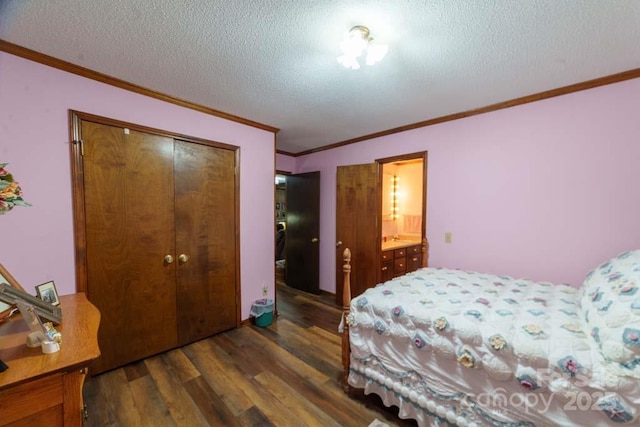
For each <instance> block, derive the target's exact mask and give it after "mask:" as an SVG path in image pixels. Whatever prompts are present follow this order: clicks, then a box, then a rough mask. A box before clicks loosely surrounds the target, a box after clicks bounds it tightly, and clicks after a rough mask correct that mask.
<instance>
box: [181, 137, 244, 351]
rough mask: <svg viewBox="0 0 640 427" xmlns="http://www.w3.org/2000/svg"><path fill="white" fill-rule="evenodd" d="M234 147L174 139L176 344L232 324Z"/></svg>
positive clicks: (234, 308) (234, 290) (234, 306)
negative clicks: (225, 147)
mask: <svg viewBox="0 0 640 427" xmlns="http://www.w3.org/2000/svg"><path fill="white" fill-rule="evenodd" d="M235 162H236V155H235V151H232V150H228V149H223V148H218V147H213V146H208V145H202V144H197V143H188V142H183V141H178V140H176V141H175V163H174V168H175V224H176V225H175V228H176V251H177V252H176V254H177V256H178V259H177V307H178V309H177V318H178V344H179V345H183V344H186V343H189V342H193V341H195V340H198V339H201V338H205V337H208V336H211V335H213V334H215V333H218V332H221V331H224V330H227V329H232V328H234V327H235V326H236V315H237V298H236V295H239V290H238V289H237V283H238V281H237V278H236V274H237V273H236V267H237V259H236V258H237V254H236V252H237V248H236V232H237V231H236V230H237V227H236V200H235V195H236V174H235V169H236V163H235Z"/></svg>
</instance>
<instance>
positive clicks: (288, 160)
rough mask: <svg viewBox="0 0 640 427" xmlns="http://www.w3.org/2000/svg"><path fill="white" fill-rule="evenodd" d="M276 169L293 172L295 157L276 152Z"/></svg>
mask: <svg viewBox="0 0 640 427" xmlns="http://www.w3.org/2000/svg"><path fill="white" fill-rule="evenodd" d="M276 169H277V170H279V171H280V172H291V173H295V170H296V158H295V157H291V156H286V155H284V154H276Z"/></svg>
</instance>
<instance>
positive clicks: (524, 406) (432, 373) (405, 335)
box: [347, 268, 640, 426]
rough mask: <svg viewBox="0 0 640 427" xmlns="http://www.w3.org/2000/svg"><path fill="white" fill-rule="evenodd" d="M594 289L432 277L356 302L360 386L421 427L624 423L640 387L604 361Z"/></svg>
mask: <svg viewBox="0 0 640 427" xmlns="http://www.w3.org/2000/svg"><path fill="white" fill-rule="evenodd" d="M582 297H583V290H578V289H576V288H573V287H570V286H567V285H553V284H551V283H544V282H533V281H529V280H523V279H514V278H511V277H508V276H498V275H493V274H479V273H474V272H466V271H460V270H448V269H438V268H424V269H420V270H418V271H416V272H414V273H410V274H408V275H405V276H402V277H398V278H396V279H393V280H391V281H388V282H386V283H383V284H380V285H378V286H377V287H375V288H371V289H368V290H367V291H366V292H365V293H363V294H362V295H361V296H359V297H356V298H354V299H353V301H352V303H351V312H350V315H349V317H348V319H347V322H348V324H349V326H350V340H351V369H350V379H349V381H350V383H351V384H352V385H354V386H357V387H362V388H365V391H367V392H375V393H377V394H379V395H381V397H382V398H383V400H384V401H385V403H386V404H394V405H397V406H399V407H400V416H401V417H409V418H414V419H417V420H418V421H419V423H420V424H423V425H430V424H440V423H444V424H445V425H460V426H475V425H509V426H530V425H612V424H618V423H633V422H634V421H635V422H637V419H638V416H637V414H638V408H639V407H640V385H639V384H638V380H637V379H634V378H627V377H620V376H618V375H615V374H613V373H612V372H610V371H609V370H608V368H607V366H605V365H603V364H602V363H601V357H600V356H599V350H598V348H597V345H594V340H593V337H592V336H591V328H589V327H588V326H587V325H586V323H585V320H584V316H583V313H582V311H581V299H582Z"/></svg>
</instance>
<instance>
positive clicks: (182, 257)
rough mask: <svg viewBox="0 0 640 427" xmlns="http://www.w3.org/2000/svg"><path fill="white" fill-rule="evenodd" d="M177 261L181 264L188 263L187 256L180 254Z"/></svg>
mask: <svg viewBox="0 0 640 427" xmlns="http://www.w3.org/2000/svg"><path fill="white" fill-rule="evenodd" d="M178 261H180V262H181V263H185V262H187V261H189V255H185V254H180V256H179V257H178Z"/></svg>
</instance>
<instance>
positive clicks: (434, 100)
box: [0, 0, 640, 153]
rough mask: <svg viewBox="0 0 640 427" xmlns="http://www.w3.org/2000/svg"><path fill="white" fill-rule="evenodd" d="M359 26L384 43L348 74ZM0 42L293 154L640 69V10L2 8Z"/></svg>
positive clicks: (246, 4)
mask: <svg viewBox="0 0 640 427" xmlns="http://www.w3.org/2000/svg"><path fill="white" fill-rule="evenodd" d="M354 25H365V26H367V27H369V29H370V30H371V35H372V37H373V38H374V39H375V40H376V41H379V42H381V43H386V44H388V45H389V52H388V53H387V55H386V57H385V58H384V59H383V60H382V62H380V63H378V64H377V65H375V66H373V67H368V66H363V67H362V68H361V69H359V70H355V71H354V70H349V69H346V68H344V67H342V66H341V65H340V64H338V62H337V60H336V57H337V56H338V55H339V54H340V49H339V43H340V41H341V39H342V36H343V34H344V32H346V31H348V30H349V29H350V28H351V27H352V26H354ZM0 39H3V40H5V41H8V42H10V43H14V44H17V45H19V46H23V47H26V48H28V49H31V50H34V51H37V52H40V53H43V54H46V55H49V56H53V57H55V58H58V59H62V60H64V61H67V62H70V63H73V64H76V65H79V66H82V67H85V68H88V69H91V70H94V71H98V72H100V73H103V74H106V75H109V76H111V77H115V78H118V79H121V80H125V81H127V82H130V83H134V84H136V85H139V86H142V87H145V88H147V89H151V90H153V91H157V92H161V93H164V94H167V95H171V96H173V97H176V98H180V99H183V100H187V101H190V102H193V103H195V104H199V105H202V106H205V107H209V108H213V109H215V110H219V111H222V112H225V113H228V114H232V115H235V116H239V117H242V118H245V119H249V120H252V121H255V122H259V123H262V124H265V125H269V126H273V127H276V128H279V129H281V130H280V132H279V133H278V138H277V141H278V147H277V148H278V149H279V150H282V151H285V152H289V153H300V152H305V151H308V150H311V149H314V148H317V147H322V146H326V145H329V144H333V143H337V142H341V141H345V140H349V139H352V138H357V137H360V136H363V135H369V134H372V133H376V132H380V131H384V130H387V129H391V128H396V127H400V126H404V125H409V124H412V123H416V122H421V121H425V120H429V119H432V118H436V117H441V116H445V115H448V114H453V113H458V112H463V111H468V110H472V109H476V108H480V107H484V106H487V105H491V104H495V103H498V102H502V101H507V100H510V99H514V98H518V97H522V96H526V95H530V94H535V93H539V92H543V91H546V90H550V89H555V88H558V87H562V86H567V85H570V84H573V83H578V82H583V81H586V80H591V79H594V78H598V77H603V76H607V75H611V74H615V73H618V72H622V71H627V70H631V69H635V68H639V67H640V1H636V0H616V1H602V0H521V1H513V0H483V1H478V0H431V1H425V0H404V1H400V0H393V1H390V0H370V1H356V0H314V1H312V0H217V1H216V0H190V1H184V0H135V1H134V0H109V1H105V0H48V1H41V0H0Z"/></svg>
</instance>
